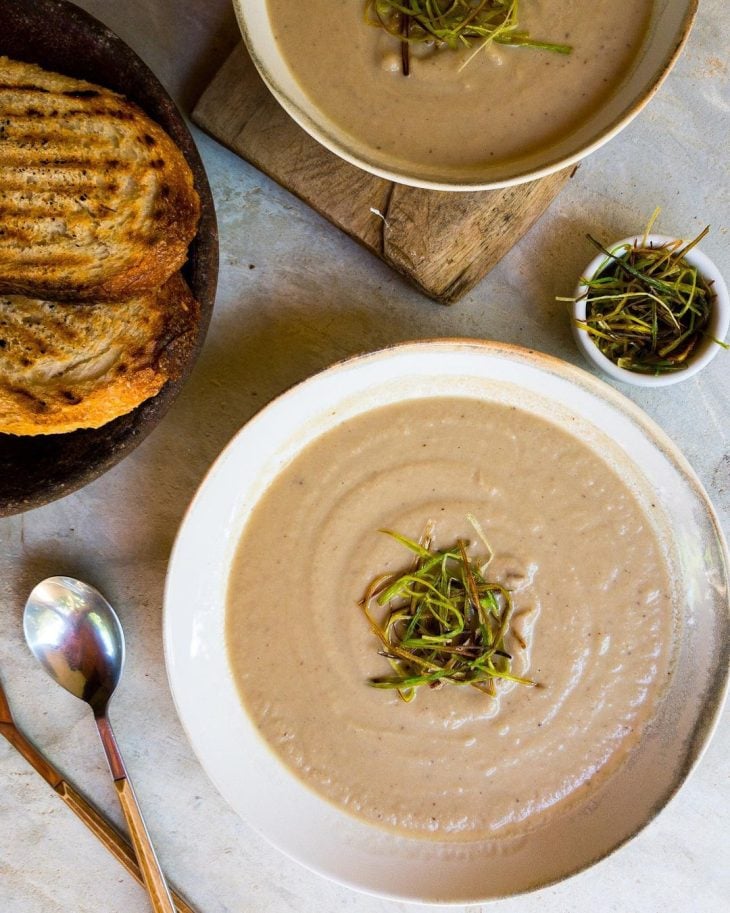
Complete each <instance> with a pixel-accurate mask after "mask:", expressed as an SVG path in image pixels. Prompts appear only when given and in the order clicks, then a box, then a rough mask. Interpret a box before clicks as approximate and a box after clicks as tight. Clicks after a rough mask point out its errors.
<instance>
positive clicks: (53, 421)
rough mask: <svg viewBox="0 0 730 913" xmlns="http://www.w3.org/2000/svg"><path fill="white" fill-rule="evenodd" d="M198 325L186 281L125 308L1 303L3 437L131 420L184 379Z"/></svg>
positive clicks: (9, 299) (177, 279) (121, 304)
mask: <svg viewBox="0 0 730 913" xmlns="http://www.w3.org/2000/svg"><path fill="white" fill-rule="evenodd" d="M198 319H199V306H198V303H197V302H196V301H195V299H194V298H193V296H192V294H191V293H190V290H189V289H188V287H187V284H186V282H185V280H184V279H183V278H182V276H181V275H180V274H179V273H176V274H175V275H173V276H172V277H171V278H170V279H169V280H168V281H167V282H166V283H165V284H164V285H163V286H162V287H161V288H160V289H157V290H156V291H153V292H148V293H145V294H143V295H140V296H137V297H134V298H129V299H126V300H123V301H111V302H99V303H94V304H90V303H83V302H73V301H69V302H55V301H47V300H43V299H33V298H27V297H24V296H2V295H0V432H2V433H5V434H16V435H33V434H60V433H66V432H68V431H74V430H76V429H77V428H96V427H99V426H100V425H104V424H106V423H107V422H109V421H112V420H113V419H115V418H117V417H118V416H120V415H124V414H126V413H127V412H130V411H131V410H132V409H134V408H135V407H136V406H138V405H139V404H140V403H142V402H144V400H146V399H148V398H149V397H151V396H154V395H156V394H157V393H158V392H159V391H160V389H161V388H162V387H163V385H164V384H165V382H166V381H167V380H169V379H173V378H176V377H177V376H179V374H180V372H181V370H182V367H183V365H184V364H185V363H186V362H187V359H188V357H189V353H190V348H191V346H192V345H193V343H194V338H195V329H196V326H197V321H198Z"/></svg>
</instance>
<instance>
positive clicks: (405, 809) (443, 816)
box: [227, 398, 673, 839]
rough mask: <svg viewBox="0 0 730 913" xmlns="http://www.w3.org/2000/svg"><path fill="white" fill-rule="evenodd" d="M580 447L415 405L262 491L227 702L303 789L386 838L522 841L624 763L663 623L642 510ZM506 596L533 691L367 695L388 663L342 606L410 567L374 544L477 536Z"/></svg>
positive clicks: (535, 424)
mask: <svg viewBox="0 0 730 913" xmlns="http://www.w3.org/2000/svg"><path fill="white" fill-rule="evenodd" d="M645 507H646V510H645V509H644V507H642V505H641V504H640V498H639V496H638V495H637V494H635V493H634V491H633V490H632V489H631V488H629V487H628V486H627V484H625V483H624V482H623V481H622V480H621V478H620V477H619V475H618V474H617V473H616V472H615V471H614V470H613V469H612V468H611V467H610V466H609V465H608V463H606V462H604V460H603V459H602V457H601V456H599V455H598V454H597V453H596V452H595V451H594V450H593V449H591V448H590V447H589V446H587V445H586V444H585V443H583V442H581V441H580V440H578V439H577V438H576V437H574V436H572V435H571V434H569V433H567V432H566V431H563V430H562V429H561V428H559V427H558V426H557V425H553V424H552V423H550V422H547V421H545V420H544V419H542V418H539V417H537V416H535V415H532V414H530V413H528V412H527V411H522V410H518V409H514V408H511V407H509V406H506V405H498V404H490V403H486V402H481V401H477V400H471V399H465V398H454V399H449V398H447V399H427V400H416V401H410V402H407V403H405V404H399V405H393V406H386V407H383V408H381V409H377V410H374V411H372V412H369V413H366V414H363V415H360V416H358V417H355V418H353V419H351V420H348V421H346V422H344V423H343V424H341V425H339V426H337V427H336V428H335V429H334V430H332V431H329V432H327V433H326V434H324V435H322V436H321V437H320V438H318V439H316V440H315V441H314V442H313V443H312V444H310V445H309V446H308V447H307V448H305V449H304V450H303V451H302V452H301V453H300V454H299V455H298V456H296V457H295V458H294V460H293V461H292V462H291V463H290V464H289V465H288V466H287V467H286V468H285V469H284V470H283V471H282V472H281V473H280V474H279V475H278V476H277V478H276V479H275V481H274V482H273V483H272V484H271V486H270V487H269V488H268V489H267V490H266V492H265V493H264V495H263V497H262V498H261V500H260V501H259V503H258V504H257V506H256V508H255V510H254V511H253V512H252V514H251V517H250V519H249V520H248V522H247V524H246V526H245V529H244V532H243V535H242V538H241V541H240V545H239V547H238V552H237V557H236V560H235V562H234V566H233V569H232V573H231V578H230V585H229V596H228V607H227V641H228V650H229V657H230V662H231V665H232V668H233V670H234V674H235V677H236V681H237V684H238V687H239V690H240V695H241V698H242V701H243V703H244V705H245V707H246V708H247V710H248V712H249V714H250V715H251V717H252V718H253V720H254V721H255V723H256V725H257V726H258V728H259V729H260V731H261V733H262V735H263V736H264V738H265V739H266V740H267V741H268V743H269V744H270V746H271V747H272V748H273V750H274V751H275V752H276V753H277V754H278V755H279V757H280V758H281V760H282V761H283V762H284V763H285V764H286V765H288V766H289V768H290V769H291V770H292V771H293V772H294V773H295V774H296V775H297V776H299V777H300V778H301V779H302V780H303V781H304V782H305V783H306V784H307V785H308V786H309V787H311V788H312V789H313V790H315V791H317V792H318V793H320V794H321V795H322V796H323V797H325V798H326V799H328V800H330V801H331V802H333V803H335V804H336V805H338V806H340V807H341V808H343V809H345V810H347V811H349V812H351V813H352V814H354V815H356V816H358V817H360V818H362V819H365V820H367V821H369V822H373V823H376V824H378V825H381V826H383V827H386V828H388V829H394V830H397V831H405V832H408V833H410V834H413V835H422V836H426V835H436V836H438V837H439V838H447V839H475V838H481V837H484V836H489V835H494V834H504V833H513V832H517V831H520V830H527V829H529V828H532V827H533V826H535V825H536V824H539V823H541V822H543V821H545V820H547V816H549V815H552V814H555V813H557V812H559V811H560V809H561V808H565V807H567V806H568V805H569V804H570V803H572V802H573V801H574V800H576V799H581V798H585V797H587V796H589V795H590V791H591V790H592V789H595V788H597V787H598V786H599V785H600V783H601V782H602V781H603V780H604V778H606V777H607V776H608V775H609V774H610V773H611V772H612V771H614V770H615V769H616V768H617V766H618V765H619V764H621V762H623V761H625V760H626V758H627V756H628V755H629V753H630V752H631V749H632V748H633V747H634V746H635V745H636V743H637V740H638V739H639V737H640V735H641V733H642V730H643V729H644V727H645V726H646V724H647V721H649V720H650V719H651V717H652V715H653V714H654V713H655V711H656V707H657V703H658V701H659V700H660V697H661V694H662V690H663V684H664V683H665V682H666V680H667V676H668V675H669V673H670V669H671V654H672V639H673V637H672V634H673V609H672V598H671V593H670V581H669V574H668V569H667V564H666V561H665V557H664V553H663V550H662V546H661V543H660V539H659V538H658V535H657V533H656V532H655V528H654V521H653V519H652V505H651V504H650V503H647V504H646V505H645ZM468 513H473V514H475V515H476V516H477V517H478V518H479V520H480V522H481V525H482V527H483V529H484V531H485V533H486V535H487V537H488V539H489V541H490V545H491V547H492V549H493V550H494V552H495V557H494V559H493V562H492V564H491V565H490V568H489V576H491V577H492V578H494V579H497V580H498V581H500V582H502V583H504V584H505V585H507V586H508V587H510V588H512V589H513V590H514V601H515V623H514V624H515V628H516V629H517V633H518V634H519V635H520V637H521V638H522V639H523V640H524V642H525V643H526V644H527V648H526V649H524V650H521V649H520V648H519V646H518V645H517V644H516V643H515V642H513V643H512V652H513V653H514V656H515V663H514V667H513V668H514V671H516V672H518V673H527V674H529V676H531V677H532V678H533V679H535V680H536V681H538V682H539V683H540V685H541V687H539V688H528V687H526V686H520V685H512V686H507V687H501V688H500V689H499V697H498V698H497V699H493V698H490V697H489V696H488V695H485V694H483V693H480V692H477V691H476V690H475V689H472V688H469V687H458V686H453V685H450V686H446V687H444V688H441V689H440V690H428V689H423V688H422V689H419V692H418V694H417V697H416V698H415V700H414V701H413V702H412V703H404V702H403V701H401V700H400V698H399V697H398V695H397V694H396V693H395V692H391V691H382V690H376V689H374V688H371V687H370V686H369V685H368V679H369V678H371V677H373V676H377V675H382V674H388V673H389V672H390V668H389V666H388V664H387V661H386V660H385V659H384V658H382V657H381V656H379V655H378V648H379V644H378V643H377V641H376V640H375V638H374V636H373V635H372V633H371V631H370V629H369V628H368V625H367V623H366V621H365V619H364V617H363V615H362V612H361V610H360V609H359V608H358V606H357V602H358V600H359V599H360V597H361V596H362V595H363V592H364V590H365V588H366V586H367V584H368V583H369V582H370V580H371V579H372V578H373V577H374V576H375V575H377V574H378V573H380V572H382V571H392V572H396V571H399V572H402V571H404V570H406V569H407V568H408V567H409V566H410V556H409V554H408V553H407V552H405V551H404V550H403V548H402V547H401V546H400V545H398V544H397V543H396V542H394V541H393V540H391V539H389V538H388V537H386V536H384V535H382V534H380V533H379V532H378V530H379V529H380V528H382V527H389V528H391V529H396V530H398V531H400V532H402V533H404V534H406V535H408V536H411V537H413V538H418V537H419V535H420V534H421V532H422V530H423V527H424V524H425V523H426V521H427V520H429V519H430V520H433V521H435V523H436V545H437V546H450V545H452V544H453V543H454V541H455V539H456V538H457V537H459V536H461V537H469V538H471V539H474V538H475V537H474V535H473V530H472V529H471V527H470V526H469V524H468V523H467V521H466V519H465V517H466V515H467V514H468Z"/></svg>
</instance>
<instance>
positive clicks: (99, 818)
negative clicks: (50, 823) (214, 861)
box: [55, 780, 195, 913]
mask: <svg viewBox="0 0 730 913" xmlns="http://www.w3.org/2000/svg"><path fill="white" fill-rule="evenodd" d="M55 789H56V792H57V793H58V795H59V796H60V797H61V798H62V799H63V801H64V802H65V803H66V805H68V807H69V808H70V809H71V810H72V811H73V812H75V813H76V814H77V815H78V817H79V818H80V819H81V820H82V821H83V822H84V824H85V825H86V826H87V827H88V828H89V830H90V831H92V833H94V834H96V836H97V837H98V838H99V840H100V841H101V842H102V843H103V844H104V846H105V847H106V848H107V849H108V850H109V852H110V853H112V855H113V856H114V858H115V859H117V860H118V861H119V862H121V864H122V865H123V866H124V868H125V869H126V870H127V871H128V872H129V874H130V875H131V876H132V877H133V878H134V879H135V881H137V882H139V884H141V885H142V886H143V887H144V886H145V883H144V878H143V875H142V871H141V869H140V867H139V864H138V863H137V858H136V856H135V855H134V852H133V850H132V848H131V847H130V845H129V843H127V841H126V840H125V839H124V837H123V836H122V835H121V834H120V833H119V831H118V830H117V829H116V827H114V825H113V824H111V822H109V821H107V819H106V818H105V817H103V815H101V814H100V813H99V812H98V811H97V809H96V808H94V806H93V805H92V804H91V803H90V802H89V801H88V800H87V799H85V798H84V797H83V796H82V795H81V794H80V793H77V792H76V790H75V789H74V788H73V786H71V785H70V784H69V783H67V782H66V781H65V780H61V782H60V783H59V784H58V786H56V787H55ZM171 893H172V897H173V900H174V901H175V906H176V907H177V913H195V911H194V910H193V908H192V907H191V906H190V905H189V904H188V903H187V901H186V900H184V898H183V897H181V896H180V894H178V893H177V891H175V889H174V888H171Z"/></svg>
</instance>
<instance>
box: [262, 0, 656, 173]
mask: <svg viewBox="0 0 730 913" xmlns="http://www.w3.org/2000/svg"><path fill="white" fill-rule="evenodd" d="M267 5H268V10H269V17H270V21H271V24H272V28H273V32H274V36H275V39H276V41H277V42H278V45H279V47H280V49H281V52H282V55H283V57H284V59H285V61H286V63H287V64H288V66H289V69H290V71H291V73H292V75H293V76H294V78H295V79H296V80H297V82H298V83H299V84H300V86H301V87H302V89H303V90H304V92H305V93H306V94H307V95H308V96H309V97H310V98H311V99H312V100H313V102H314V103H315V104H316V105H317V107H318V108H319V109H320V110H321V111H322V112H323V113H324V114H325V115H326V116H327V117H328V118H329V119H330V120H331V121H332V122H333V123H334V124H335V125H337V126H338V127H339V128H340V129H343V130H345V131H346V132H348V133H349V134H350V135H351V136H352V137H354V138H356V139H357V140H359V141H362V142H364V143H366V144H367V145H368V146H369V147H371V148H373V149H376V150H381V151H382V152H383V153H385V154H387V156H388V158H389V159H395V160H397V161H399V162H400V163H406V164H407V163H412V164H416V165H425V166H427V165H428V164H429V163H430V164H434V165H439V166H444V165H445V166H454V167H459V168H461V169H464V168H466V169H468V168H469V167H470V166H473V167H475V168H476V167H478V166H479V165H483V164H484V163H490V162H491V163H496V162H501V161H507V160H512V159H516V158H520V157H522V156H524V155H527V154H529V153H532V152H535V151H536V150H538V149H542V148H544V147H548V146H550V145H551V144H552V143H554V142H556V141H557V140H559V139H560V138H562V137H564V136H565V135H567V134H569V133H571V132H572V131H574V130H575V129H576V127H578V126H579V125H580V124H581V123H583V122H584V121H585V120H586V118H587V117H588V116H589V115H590V114H591V113H592V112H593V110H594V109H595V107H596V106H597V105H600V104H601V102H602V101H603V100H604V99H606V98H607V97H608V96H609V95H610V94H611V93H612V92H613V91H614V90H615V89H616V87H617V85H618V84H619V83H620V81H621V79H622V77H623V75H624V74H625V73H626V71H627V69H628V68H629V67H630V66H631V64H632V62H633V60H634V59H635V57H636V55H637V52H638V50H639V48H640V46H641V43H642V39H643V37H644V35H645V33H646V27H647V24H648V21H649V15H650V12H651V8H652V0H591V2H590V3H588V2H578V0H575V2H570V3H565V2H560V0H521V3H520V6H519V25H520V29H521V30H527V31H528V32H529V33H530V35H531V36H532V37H533V38H536V39H544V40H547V41H549V42H554V43H563V44H569V45H571V46H572V47H573V51H572V53H571V54H570V55H567V56H564V55H561V54H557V53H554V52H550V51H543V50H536V49H532V48H523V47H506V46H504V45H496V44H495V45H492V46H490V48H489V49H485V51H484V52H482V53H480V54H479V55H477V56H476V57H475V58H474V59H473V60H472V61H471V62H470V63H468V64H467V65H466V66H463V64H464V62H465V57H466V56H468V54H469V52H468V51H464V52H454V51H450V50H448V49H447V50H442V51H438V52H436V53H432V54H430V56H428V57H425V58H423V59H418V57H415V56H414V59H413V60H412V68H411V69H412V72H411V75H410V76H408V77H404V76H403V75H402V73H401V72H400V63H399V61H400V51H399V47H400V45H399V42H398V41H397V39H394V38H392V37H391V36H390V35H388V34H387V33H386V32H385V31H384V30H383V29H378V28H374V27H372V26H368V25H367V24H365V23H364V14H363V11H364V7H365V4H364V0H296V2H294V0H267ZM418 53H419V52H418V49H417V48H416V49H414V51H413V55H416V54H418ZM462 67H463V68H462Z"/></svg>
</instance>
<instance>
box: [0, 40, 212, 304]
mask: <svg viewBox="0 0 730 913" xmlns="http://www.w3.org/2000/svg"><path fill="white" fill-rule="evenodd" d="M199 212H200V204H199V200H198V195H197V193H196V191H195V189H194V187H193V177H192V174H191V171H190V168H189V167H188V164H187V162H186V161H185V158H184V157H183V155H182V153H181V152H180V150H179V149H178V148H177V146H176V145H175V144H174V143H173V141H172V140H171V139H170V137H169V136H168V135H167V134H166V133H165V132H164V130H162V128H161V127H159V126H158V125H157V124H156V123H154V121H152V120H150V119H149V118H148V117H147V116H146V115H145V114H144V113H143V112H142V111H141V110H140V109H139V108H137V106H136V105H134V104H132V103H131V102H129V101H127V100H126V99H125V98H124V97H123V96H121V95H117V94H116V93H114V92H111V91H110V90H108V89H104V88H101V87H100V86H96V85H93V84H92V83H88V82H82V81H80V80H77V79H71V78H69V77H66V76H61V75H58V74H56V73H50V72H47V71H45V70H43V69H41V68H40V67H37V66H34V65H31V64H27V63H18V62H16V61H13V60H10V59H9V58H7V57H0V294H6V295H7V294H16V295H29V296H32V297H36V298H47V299H51V300H55V301H77V302H78V301H92V300H93V301H110V300H117V299H120V298H125V297H131V296H135V295H141V294H143V293H144V292H146V291H149V290H152V289H154V288H157V287H158V286H160V285H161V284H162V283H164V282H165V281H166V280H167V279H168V278H169V276H171V275H172V274H173V273H174V272H176V271H177V270H178V269H179V268H180V267H181V266H182V264H183V263H184V261H185V259H186V256H187V248H188V245H189V243H190V241H191V240H192V238H193V237H194V235H195V231H196V227H197V223H198V217H199Z"/></svg>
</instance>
